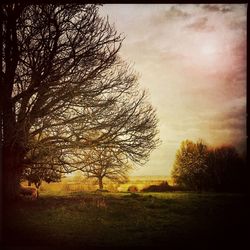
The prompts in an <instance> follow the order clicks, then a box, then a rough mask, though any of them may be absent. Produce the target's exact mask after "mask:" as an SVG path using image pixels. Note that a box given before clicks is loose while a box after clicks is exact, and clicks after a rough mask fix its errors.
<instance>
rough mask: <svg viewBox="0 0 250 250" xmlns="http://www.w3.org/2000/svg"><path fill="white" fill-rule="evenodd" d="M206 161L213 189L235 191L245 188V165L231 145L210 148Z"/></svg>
mask: <svg viewBox="0 0 250 250" xmlns="http://www.w3.org/2000/svg"><path fill="white" fill-rule="evenodd" d="M208 161H209V173H210V178H211V186H212V188H213V190H215V191H220V192H228V191H230V192H235V191H244V190H245V189H246V183H247V182H246V176H247V171H246V165H245V164H244V161H243V159H242V158H241V157H240V155H239V154H238V152H237V151H236V149H235V148H234V147H233V146H221V147H218V148H214V149H211V150H210V152H209V159H208Z"/></svg>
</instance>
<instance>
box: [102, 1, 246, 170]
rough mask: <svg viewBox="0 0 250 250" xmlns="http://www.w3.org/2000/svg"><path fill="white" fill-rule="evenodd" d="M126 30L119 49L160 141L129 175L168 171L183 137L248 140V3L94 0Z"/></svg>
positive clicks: (229, 141)
mask: <svg viewBox="0 0 250 250" xmlns="http://www.w3.org/2000/svg"><path fill="white" fill-rule="evenodd" d="M100 11H101V14H102V15H104V16H109V21H110V22H111V23H113V24H114V25H115V27H116V29H117V30H118V31H119V32H120V33H123V34H124V35H125V37H126V38H125V40H124V42H123V46H122V49H121V52H120V53H121V55H122V57H123V58H124V59H125V60H126V61H128V62H130V63H131V64H133V65H134V68H135V70H136V71H138V72H139V74H140V76H141V77H140V84H141V87H142V88H146V89H147V90H148V92H149V94H150V96H151V102H152V104H153V106H154V107H156V108H157V114H158V118H159V130H160V138H161V140H162V144H161V145H160V146H159V148H158V149H156V150H155V151H154V152H153V153H152V155H151V158H150V161H149V162H148V163H147V165H146V166H145V167H142V168H140V169H138V170H135V171H134V172H133V174H134V175H169V174H170V173H171V168H172V165H173V162H174V159H175V153H176V150H177V149H178V147H179V145H180V143H181V141H183V140H185V139H190V140H197V139H199V138H201V139H203V140H205V142H207V143H208V144H209V145H211V146H218V145H221V144H233V145H235V146H237V148H238V149H239V150H242V149H244V145H245V141H246V11H247V10H246V5H243V4H234V5H232V4H231V5H229V4H228V5H218V4H217V5H208V4H206V5H204V4H200V5H198V4H196V5H190V4H189V5H184V4H179V5H172V4H166V5H163V4H160V5H148V4H147V5H146V4H140V5H127V4H124V5H123V4H114V5H113V4H112V5H104V6H103V7H101V8H100Z"/></svg>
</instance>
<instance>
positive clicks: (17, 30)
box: [1, 3, 122, 198]
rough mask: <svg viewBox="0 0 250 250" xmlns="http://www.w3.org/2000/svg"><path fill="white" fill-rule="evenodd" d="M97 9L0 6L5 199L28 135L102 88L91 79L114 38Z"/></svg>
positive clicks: (106, 61) (106, 63) (15, 181)
mask: <svg viewBox="0 0 250 250" xmlns="http://www.w3.org/2000/svg"><path fill="white" fill-rule="evenodd" d="M97 10H98V8H97V7H96V6H94V5H83V6H79V5H63V6H55V5H41V6H40V5H34V6H33V5H29V6H25V5H22V4H20V3H18V4H8V5H4V6H3V8H2V11H1V21H2V22H1V26H2V34H1V35H2V38H3V39H2V46H1V50H2V55H3V56H2V60H1V61H2V69H1V75H2V77H1V118H2V121H1V123H2V131H3V133H2V137H3V175H4V176H3V180H4V185H3V188H4V194H5V197H6V198H14V197H15V196H16V194H17V190H18V186H19V179H20V176H21V172H22V170H23V169H22V168H23V160H24V158H25V155H26V154H27V152H28V151H29V147H28V145H29V139H30V137H31V136H36V135H37V134H38V133H40V131H41V130H44V131H45V130H46V128H49V127H56V126H57V125H58V124H61V125H62V124H63V123H68V122H70V121H72V120H76V119H77V118H78V117H81V115H82V114H80V115H74V114H76V113H77V110H76V111H75V113H74V114H71V113H70V111H71V110H72V111H74V106H75V105H77V100H78V99H84V100H85V101H86V102H87V101H88V100H90V99H91V100H94V99H95V97H96V96H99V95H100V94H101V93H102V92H103V91H104V90H106V89H109V88H110V86H106V85H104V84H103V82H102V81H98V80H99V79H101V77H102V74H103V72H104V71H105V70H106V69H108V68H109V67H110V66H111V65H112V64H114V63H115V61H116V57H117V56H116V54H117V52H118V50H119V48H120V46H121V41H122V38H121V37H120V36H119V35H117V34H116V32H115V31H114V29H113V28H112V27H111V26H110V25H109V23H108V22H107V21H105V20H103V19H101V18H99V17H98V14H97ZM69 114H70V115H69ZM67 115H68V117H65V116H67ZM86 119H87V118H86ZM57 140H58V138H57Z"/></svg>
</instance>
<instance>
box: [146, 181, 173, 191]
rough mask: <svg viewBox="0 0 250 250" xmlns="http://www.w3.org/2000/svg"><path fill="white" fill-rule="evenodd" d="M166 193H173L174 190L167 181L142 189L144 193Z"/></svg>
mask: <svg viewBox="0 0 250 250" xmlns="http://www.w3.org/2000/svg"><path fill="white" fill-rule="evenodd" d="M166 191H173V188H172V187H171V186H169V184H168V182H167V181H163V182H162V183H161V184H160V185H150V186H149V187H146V188H143V189H142V192H166Z"/></svg>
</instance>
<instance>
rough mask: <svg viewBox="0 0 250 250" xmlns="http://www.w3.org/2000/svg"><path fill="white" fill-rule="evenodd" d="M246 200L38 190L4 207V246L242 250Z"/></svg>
mask: <svg viewBox="0 0 250 250" xmlns="http://www.w3.org/2000/svg"><path fill="white" fill-rule="evenodd" d="M246 202H247V201H246V196H244V195H240V194H211V193H200V194H198V193H178V192H174V193H137V194H135V193H133V194H130V193H95V192H85V193H84V192H62V191H59V192H48V191H47V192H45V191H44V192H41V194H40V197H39V199H38V200H36V201H29V200H27V201H20V202H19V203H18V204H17V205H15V206H12V207H11V206H10V207H9V209H8V210H7V212H6V214H4V218H5V220H6V222H7V223H6V224H5V225H4V239H5V242H4V244H5V246H12V247H15V246H16V247H21V246H23V247H30V248H29V249H35V248H36V247H42V248H43V247H51V249H55V248H58V247H59V249H64V248H67V249H76V248H81V249H86V248H98V247H106V248H108V249H110V248H118V249H121V248H130V247H137V248H143V249H144V248H149V249H157V248H159V249H189V247H193V248H197V249H206V248H207V249H219V248H218V247H219V246H223V247H224V246H226V245H227V246H228V245H229V246H231V247H233V249H242V248H241V247H240V246H241V245H242V244H243V242H244V241H245V239H246V237H247V232H246V226H247V223H248V220H247V219H248V211H247V205H246ZM162 247H164V248H162ZM15 249H19V248H15ZM22 249H26V248H22ZM39 249H41V248H39ZM223 249H224V248H223Z"/></svg>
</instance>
